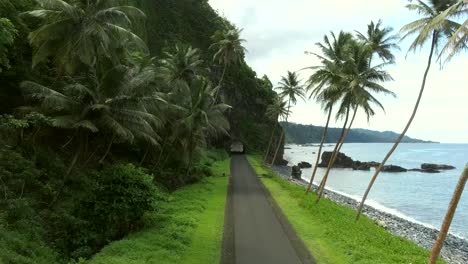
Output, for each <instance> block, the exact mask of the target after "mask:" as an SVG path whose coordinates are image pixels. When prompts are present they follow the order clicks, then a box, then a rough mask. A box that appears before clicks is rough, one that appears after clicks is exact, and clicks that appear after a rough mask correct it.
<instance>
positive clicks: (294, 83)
mask: <svg viewBox="0 0 468 264" xmlns="http://www.w3.org/2000/svg"><path fill="white" fill-rule="evenodd" d="M279 85H280V86H279V87H278V88H277V89H278V90H279V92H280V93H279V96H280V97H282V98H288V106H287V109H286V116H285V127H284V128H283V129H282V131H281V135H280V138H279V140H278V144H277V146H276V150H275V155H273V160H272V161H271V165H273V164H274V163H275V161H276V157H277V156H278V152H279V149H280V147H281V142H282V140H283V138H284V134H285V129H286V127H287V126H288V118H289V114H290V109H291V104H293V105H295V104H296V103H297V99H304V98H305V92H304V86H303V84H302V83H301V81H300V80H299V76H298V75H297V73H296V72H290V71H288V74H287V76H283V77H281V81H280V82H279Z"/></svg>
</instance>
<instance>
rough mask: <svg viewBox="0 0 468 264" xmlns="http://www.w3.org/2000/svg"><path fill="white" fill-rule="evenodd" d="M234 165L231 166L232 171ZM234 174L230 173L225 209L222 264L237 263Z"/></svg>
mask: <svg viewBox="0 0 468 264" xmlns="http://www.w3.org/2000/svg"><path fill="white" fill-rule="evenodd" d="M231 165H232V164H231V163H230V164H229V169H230V171H231V170H232V166H231ZM232 185H233V184H232V173H229V182H228V191H227V195H226V207H225V209H224V232H223V244H222V246H221V248H222V252H221V261H220V263H221V264H235V263H236V250H235V240H234V199H233V197H232V193H233V186H232Z"/></svg>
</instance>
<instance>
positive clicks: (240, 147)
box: [231, 141, 244, 153]
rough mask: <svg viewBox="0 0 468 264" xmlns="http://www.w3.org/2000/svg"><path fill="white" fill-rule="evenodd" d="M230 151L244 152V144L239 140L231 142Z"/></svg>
mask: <svg viewBox="0 0 468 264" xmlns="http://www.w3.org/2000/svg"><path fill="white" fill-rule="evenodd" d="M231 153H244V145H243V144H242V143H241V142H239V141H234V142H233V143H232V144H231Z"/></svg>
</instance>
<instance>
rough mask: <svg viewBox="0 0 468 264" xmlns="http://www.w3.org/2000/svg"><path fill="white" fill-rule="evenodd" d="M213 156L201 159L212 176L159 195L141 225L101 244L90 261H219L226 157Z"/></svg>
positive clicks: (104, 263) (103, 263)
mask: <svg viewBox="0 0 468 264" xmlns="http://www.w3.org/2000/svg"><path fill="white" fill-rule="evenodd" d="M213 156H214V158H216V159H218V160H216V161H215V160H213V159H212V158H210V157H208V158H207V159H206V161H205V162H208V163H210V164H211V166H212V168H213V177H209V178H205V179H203V180H202V181H201V182H199V183H196V184H194V185H190V186H187V187H183V188H180V189H178V190H177V191H175V192H174V193H172V194H170V195H166V196H164V201H163V202H161V206H160V208H159V209H158V211H153V212H149V213H147V215H146V216H145V220H146V221H147V222H148V223H147V224H146V225H145V229H143V230H142V231H140V232H138V233H136V234H133V235H130V236H128V237H127V238H125V239H123V240H120V241H117V242H114V243H112V244H110V245H109V246H107V247H105V248H104V249H103V250H102V251H101V252H100V253H99V254H97V255H96V256H95V257H93V259H92V260H91V261H90V263H91V264H111V263H112V264H114V263H115V264H119V263H122V264H123V263H125V264H126V263H129V264H133V263H134V264H137V263H155V264H156V263H158V264H159V263H168V264H169V263H213V264H214V263H219V261H220V257H221V244H222V243H221V241H222V234H223V227H224V207H225V203H226V192H227V183H228V179H229V178H228V177H227V176H229V159H228V157H227V156H226V155H224V156H222V155H219V154H218V155H213ZM219 159H220V160H219Z"/></svg>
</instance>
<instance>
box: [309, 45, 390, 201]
mask: <svg viewBox="0 0 468 264" xmlns="http://www.w3.org/2000/svg"><path fill="white" fill-rule="evenodd" d="M349 53H350V54H349V57H348V58H347V60H346V61H345V62H344V64H343V69H342V75H341V78H342V80H341V83H342V85H343V91H342V93H343V98H342V99H341V105H340V108H339V110H338V115H344V116H345V124H344V126H343V129H342V132H341V135H340V139H339V140H338V143H337V145H335V149H334V151H333V154H332V156H331V158H330V160H329V163H328V167H327V171H326V172H325V175H324V177H323V179H322V182H321V184H320V186H319V192H318V196H317V201H320V199H321V197H322V195H323V192H324V190H325V186H326V182H327V179H328V176H329V173H330V170H331V168H332V167H333V164H334V162H335V161H336V158H337V157H338V154H339V152H340V150H341V147H342V146H343V144H344V142H345V139H346V137H347V134H348V132H349V130H350V129H351V127H352V125H353V122H354V120H355V118H356V114H357V111H358V110H359V109H362V110H364V112H365V113H366V116H367V120H369V119H370V117H371V116H373V115H374V114H375V112H374V110H373V109H372V106H371V105H372V104H374V105H377V106H378V107H380V108H381V109H382V110H384V107H383V105H382V104H381V103H380V102H379V101H378V100H377V99H376V98H375V97H374V96H373V95H372V93H383V94H386V95H393V96H394V95H395V94H394V93H393V92H391V91H389V90H388V89H386V88H384V87H383V86H382V85H381V83H383V82H386V81H390V80H393V79H392V77H391V76H390V74H388V73H387V72H386V71H385V70H383V68H384V67H385V66H386V65H387V64H386V63H383V64H380V65H377V66H373V67H371V66H370V64H369V61H370V60H371V58H372V54H373V50H372V49H371V48H370V47H369V46H368V45H365V44H363V43H361V42H357V41H351V42H350V46H349ZM351 111H353V115H352V117H351V120H350V122H349V127H348V128H347V129H346V123H347V121H348V118H349V116H350V115H349V114H350V112H351Z"/></svg>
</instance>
